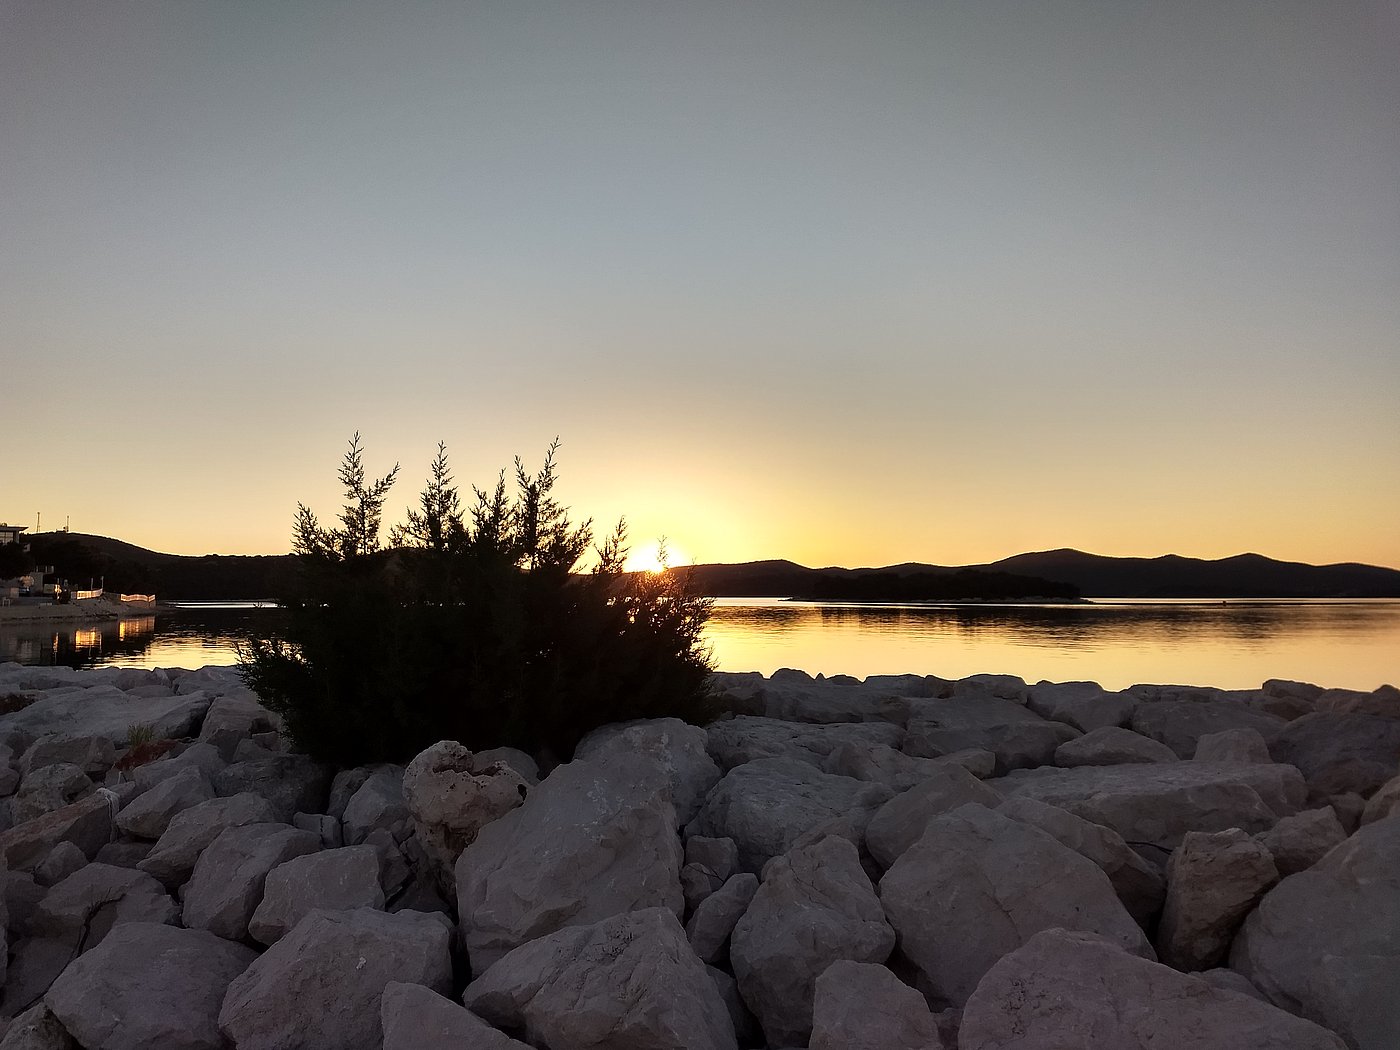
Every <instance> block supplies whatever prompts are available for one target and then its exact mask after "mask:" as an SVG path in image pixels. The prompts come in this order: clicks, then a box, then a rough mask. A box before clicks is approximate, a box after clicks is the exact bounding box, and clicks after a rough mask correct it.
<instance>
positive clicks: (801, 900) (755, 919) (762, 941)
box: [729, 836, 895, 1046]
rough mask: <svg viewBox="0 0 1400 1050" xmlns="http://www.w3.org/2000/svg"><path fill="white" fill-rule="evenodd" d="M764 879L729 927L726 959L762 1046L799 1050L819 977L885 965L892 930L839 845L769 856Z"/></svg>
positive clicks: (828, 841) (850, 852)
mask: <svg viewBox="0 0 1400 1050" xmlns="http://www.w3.org/2000/svg"><path fill="white" fill-rule="evenodd" d="M763 875H764V879H763V884H762V885H761V886H759V887H758V892H757V893H755V894H754V897H753V901H752V903H751V904H750V905H749V907H748V909H747V910H746V911H745V912H744V914H743V917H742V918H741V919H740V920H739V922H738V924H737V926H736V927H735V928H734V935H733V941H732V946H731V948H730V953H729V954H730V959H731V960H732V962H733V964H734V976H735V978H736V979H737V980H738V982H739V992H740V994H742V995H743V997H744V1001H745V1002H746V1003H748V1005H749V1009H750V1010H752V1011H753V1013H754V1016H755V1017H757V1018H758V1022H759V1024H760V1025H762V1027H763V1032H764V1034H765V1036H767V1039H768V1044H769V1045H770V1046H788V1045H801V1044H804V1043H806V1042H807V1039H808V1037H809V1036H810V1035H811V1029H812V997H813V990H814V988H815V986H816V981H817V978H818V977H819V976H821V974H822V973H823V972H825V970H826V968H827V967H828V966H830V965H831V964H832V963H833V962H836V961H837V960H838V959H849V960H852V961H854V962H869V963H882V962H884V961H885V960H886V959H887V958H889V954H890V952H891V951H893V950H894V943H895V935H894V930H892V929H891V928H890V926H889V924H888V923H887V922H886V921H885V915H884V912H883V910H882V909H881V907H880V901H879V899H878V898H877V897H876V896H875V891H874V889H873V888H872V887H871V885H870V880H869V879H868V878H867V877H866V874H865V872H864V871H863V870H862V869H861V866H860V855H859V854H858V853H857V852H856V848H855V847H854V846H852V845H851V844H850V843H849V842H847V841H846V840H845V839H841V838H836V837H834V836H833V837H828V838H825V839H823V840H822V841H820V842H818V843H817V844H815V845H813V846H809V847H807V848H805V849H795V850H793V851H792V852H790V853H786V854H784V855H783V856H781V857H775V858H774V859H773V860H772V861H770V862H769V863H768V865H767V866H766V867H765V868H764V869H763Z"/></svg>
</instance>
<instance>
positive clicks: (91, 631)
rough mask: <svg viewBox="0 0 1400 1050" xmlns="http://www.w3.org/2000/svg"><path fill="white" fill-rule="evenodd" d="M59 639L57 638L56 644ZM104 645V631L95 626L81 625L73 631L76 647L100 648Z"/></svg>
mask: <svg viewBox="0 0 1400 1050" xmlns="http://www.w3.org/2000/svg"><path fill="white" fill-rule="evenodd" d="M56 643H57V639H55V644H56ZM101 647H102V631H101V630H100V629H97V628H93V627H79V628H78V629H77V630H76V631H74V632H73V648H74V649H100V648H101Z"/></svg>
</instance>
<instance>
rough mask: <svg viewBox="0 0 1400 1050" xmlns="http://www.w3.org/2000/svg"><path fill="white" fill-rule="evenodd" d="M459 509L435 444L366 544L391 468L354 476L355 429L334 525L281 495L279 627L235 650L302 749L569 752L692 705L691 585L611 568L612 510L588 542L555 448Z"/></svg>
mask: <svg viewBox="0 0 1400 1050" xmlns="http://www.w3.org/2000/svg"><path fill="white" fill-rule="evenodd" d="M556 449H557V442H556V443H555V445H554V446H551V447H550V449H549V452H548V454H547V455H546V457H545V461H544V465H543V467H541V469H540V470H539V471H538V472H536V473H534V474H530V473H528V472H527V471H526V470H525V468H524V466H523V465H522V464H521V462H520V460H519V459H517V460H516V463H515V479H514V480H515V486H514V490H513V492H512V491H508V489H507V486H506V482H505V474H504V472H502V474H501V476H500V478H499V479H498V481H497V483H496V486H495V488H494V490H492V491H491V492H485V491H482V490H481V489H476V488H473V493H474V495H475V502H474V504H473V505H472V506H471V508H470V509H469V510H468V511H467V512H466V513H463V511H462V509H461V501H460V498H459V495H458V493H457V490H456V488H455V487H454V484H453V480H452V477H451V474H450V472H449V469H448V463H447V453H446V449H445V447H443V446H441V445H439V447H438V456H437V459H436V460H435V461H434V463H433V467H432V475H431V478H430V479H429V481H428V484H427V487H426V488H425V489H424V491H423V493H422V495H421V496H420V498H419V506H418V508H417V509H414V510H411V511H409V514H408V518H407V520H406V521H405V522H404V523H403V524H402V525H400V526H397V527H396V528H394V529H393V530H392V531H391V546H390V547H389V548H388V549H381V548H380V544H379V531H380V518H381V515H382V511H383V506H384V501H385V498H386V496H387V494H388V491H389V488H390V486H391V485H392V484H393V481H394V478H395V475H396V473H397V470H398V467H395V468H394V471H392V472H390V474H388V475H387V476H386V477H384V478H381V479H378V480H374V481H367V480H366V477H365V471H364V466H363V459H362V449H361V447H360V444H359V435H358V434H356V435H355V437H354V438H353V439H352V440H351V443H350V450H349V451H348V452H347V453H346V456H345V459H344V461H343V463H342V465H341V471H340V480H341V482H342V483H343V484H344V486H345V490H346V496H347V502H346V505H345V508H344V510H343V511H342V513H341V515H340V525H339V527H337V528H333V529H325V528H322V526H321V525H320V523H319V522H318V521H317V519H316V516H315V515H314V514H313V513H312V512H311V511H310V510H309V509H308V508H307V507H305V506H304V505H299V506H298V511H297V523H296V533H295V541H294V548H295V553H296V555H297V557H298V561H299V564H300V572H299V574H298V579H297V585H296V588H295V592H294V593H292V594H289V595H286V596H285V598H284V601H285V604H286V606H287V616H286V621H285V623H286V626H285V628H284V629H283V631H282V632H281V633H280V634H279V635H278V636H277V637H274V638H272V639H271V640H269V641H257V640H253V641H249V642H248V643H246V644H245V647H244V650H243V653H242V659H243V664H242V671H243V676H244V678H245V680H246V681H247V683H248V684H249V685H250V686H251V687H252V688H253V689H254V690H256V691H257V692H258V694H259V695H260V696H261V697H262V699H263V701H264V702H265V703H266V704H267V705H268V706H269V707H270V708H272V709H273V710H274V711H277V712H279V713H280V714H282V715H283V716H284V718H285V719H286V722H287V727H288V730H289V731H290V733H291V735H292V737H293V738H294V739H295V740H296V742H297V743H298V745H299V746H300V747H302V748H303V749H304V750H305V751H307V752H308V753H309V754H311V755H313V756H315V757H317V758H319V759H322V760H324V761H328V762H333V763H336V764H338V765H342V766H349V765H357V764H362V763H367V762H375V761H395V762H403V761H405V760H406V759H407V758H408V757H410V756H412V755H413V754H415V753H416V752H417V751H419V750H421V749H422V748H424V747H426V746H428V745H429V744H431V743H433V742H435V741H437V740H441V739H455V740H459V741H461V742H462V743H463V744H465V745H466V746H467V747H469V748H472V749H474V750H479V749H484V748H490V747H499V746H511V747H518V748H521V749H523V750H526V751H529V752H532V753H540V752H545V753H548V754H549V755H551V756H554V757H558V758H561V759H563V758H568V757H569V756H570V755H571V754H572V752H573V748H574V746H575V744H577V742H578V740H579V739H580V738H581V737H582V736H583V735H584V734H585V733H586V732H588V731H589V730H590V729H593V728H595V727H597V726H599V725H603V724H606V723H608V722H615V721H620V720H624V719H631V718H647V717H660V716H668V715H669V716H677V717H681V718H686V719H687V720H690V721H704V720H705V719H706V718H707V717H708V715H709V705H710V697H709V693H708V687H707V682H708V676H709V671H710V665H709V660H708V656H707V654H706V652H705V651H704V649H703V648H702V645H701V641H700V632H701V629H702V628H703V626H704V624H705V620H706V618H707V617H708V615H709V610H710V603H709V601H708V599H705V598H702V597H700V596H698V595H696V594H695V593H694V592H693V591H692V590H691V589H690V586H689V581H688V578H687V576H686V575H685V574H683V573H678V572H676V571H674V570H671V571H666V572H662V573H640V574H627V573H624V572H623V571H622V564H623V560H624V558H625V556H626V549H625V546H624V541H625V529H624V526H623V525H622V524H619V525H618V528H617V530H616V531H615V532H614V533H613V535H612V536H611V537H609V538H608V539H607V540H606V541H605V542H603V543H602V544H601V545H600V546H598V547H597V548H593V553H594V555H595V556H596V564H595V565H594V566H593V567H592V569H591V570H590V571H587V572H582V571H579V570H580V563H581V562H582V561H583V559H584V558H585V556H586V555H587V554H588V553H589V551H590V548H592V542H593V540H592V531H591V528H590V523H588V522H584V523H583V524H580V525H574V524H573V523H571V522H570V520H569V515H568V512H567V510H566V509H565V508H563V507H562V506H560V505H559V504H558V503H557V502H555V500H554V499H553V497H552V495H551V492H552V490H553V487H554V484H555V480H556V474H555V452H556Z"/></svg>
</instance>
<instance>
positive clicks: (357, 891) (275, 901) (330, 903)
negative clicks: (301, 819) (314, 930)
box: [248, 845, 384, 944]
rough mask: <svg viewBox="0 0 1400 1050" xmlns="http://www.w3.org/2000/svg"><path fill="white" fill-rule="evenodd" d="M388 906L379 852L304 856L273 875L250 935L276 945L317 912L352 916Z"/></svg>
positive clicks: (359, 849)
mask: <svg viewBox="0 0 1400 1050" xmlns="http://www.w3.org/2000/svg"><path fill="white" fill-rule="evenodd" d="M383 907H384V890H383V888H382V887H381V886H380V885H379V852H378V851H377V850H376V849H375V848H374V847H373V846H369V845H362V846H346V847H344V848H343V849H330V850H323V851H322V852H320V853H305V854H302V855H301V856H299V857H293V858H292V859H291V860H289V861H285V862H283V863H282V864H279V865H277V867H275V868H273V869H272V870H271V871H269V872H268V874H267V880H266V882H265V884H264V886H263V895H262V901H261V902H260V903H259V904H258V907H257V910H256V911H254V912H253V917H252V919H250V920H249V922H248V934H249V936H251V937H252V938H253V940H255V941H258V942H259V943H261V944H276V943H277V941H279V940H281V939H282V937H283V936H285V935H286V933H287V931H288V930H290V929H291V928H292V927H293V926H295V925H296V924H297V923H299V922H300V921H301V920H302V919H304V918H305V917H306V916H307V915H309V914H311V912H313V911H315V910H316V909H317V908H322V909H325V910H327V911H348V910H351V909H354V908H380V909H382V908H383Z"/></svg>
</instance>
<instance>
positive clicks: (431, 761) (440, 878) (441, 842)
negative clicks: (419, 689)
mask: <svg viewBox="0 0 1400 1050" xmlns="http://www.w3.org/2000/svg"><path fill="white" fill-rule="evenodd" d="M531 764H532V765H533V763H531ZM534 782H537V779H536V780H533V781H527V780H526V778H525V776H524V775H523V774H522V773H520V772H519V771H518V770H517V769H515V768H514V767H512V766H510V765H509V764H507V763H506V762H504V761H483V756H482V755H476V756H473V755H472V753H471V752H470V751H468V750H467V749H466V748H465V747H463V746H462V745H461V744H459V743H457V742H456V741H455V740H440V741H438V742H437V743H436V744H434V745H433V746H432V747H429V748H426V749H425V750H423V751H422V752H420V753H419V754H418V755H416V756H415V757H414V759H413V761H412V762H410V763H409V764H408V767H407V769H405V770H404V776H403V794H404V800H405V801H406V802H407V803H408V809H409V812H410V813H411V814H412V816H413V826H414V829H415V832H416V834H417V836H418V841H419V843H420V844H421V845H422V846H423V849H424V852H425V853H426V854H427V857H428V863H429V866H430V867H431V868H432V874H433V877H434V880H435V881H436V883H437V885H438V886H439V888H441V889H442V890H444V891H447V892H449V893H450V892H451V891H452V886H453V881H454V880H453V869H454V868H455V866H456V864H457V858H458V857H460V856H461V855H462V850H464V849H466V848H467V846H469V845H470V844H471V843H472V842H474V841H476V836H477V833H478V832H480V831H481V829H482V828H484V827H485V826H486V825H487V824H490V823H491V822H492V821H493V820H496V819H497V818H499V817H503V816H505V815H506V814H507V813H509V812H510V811H511V810H513V809H515V808H516V807H517V806H519V805H520V803H521V802H523V801H524V800H525V796H526V794H527V793H528V791H529V788H528V786H527V784H528V783H534Z"/></svg>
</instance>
